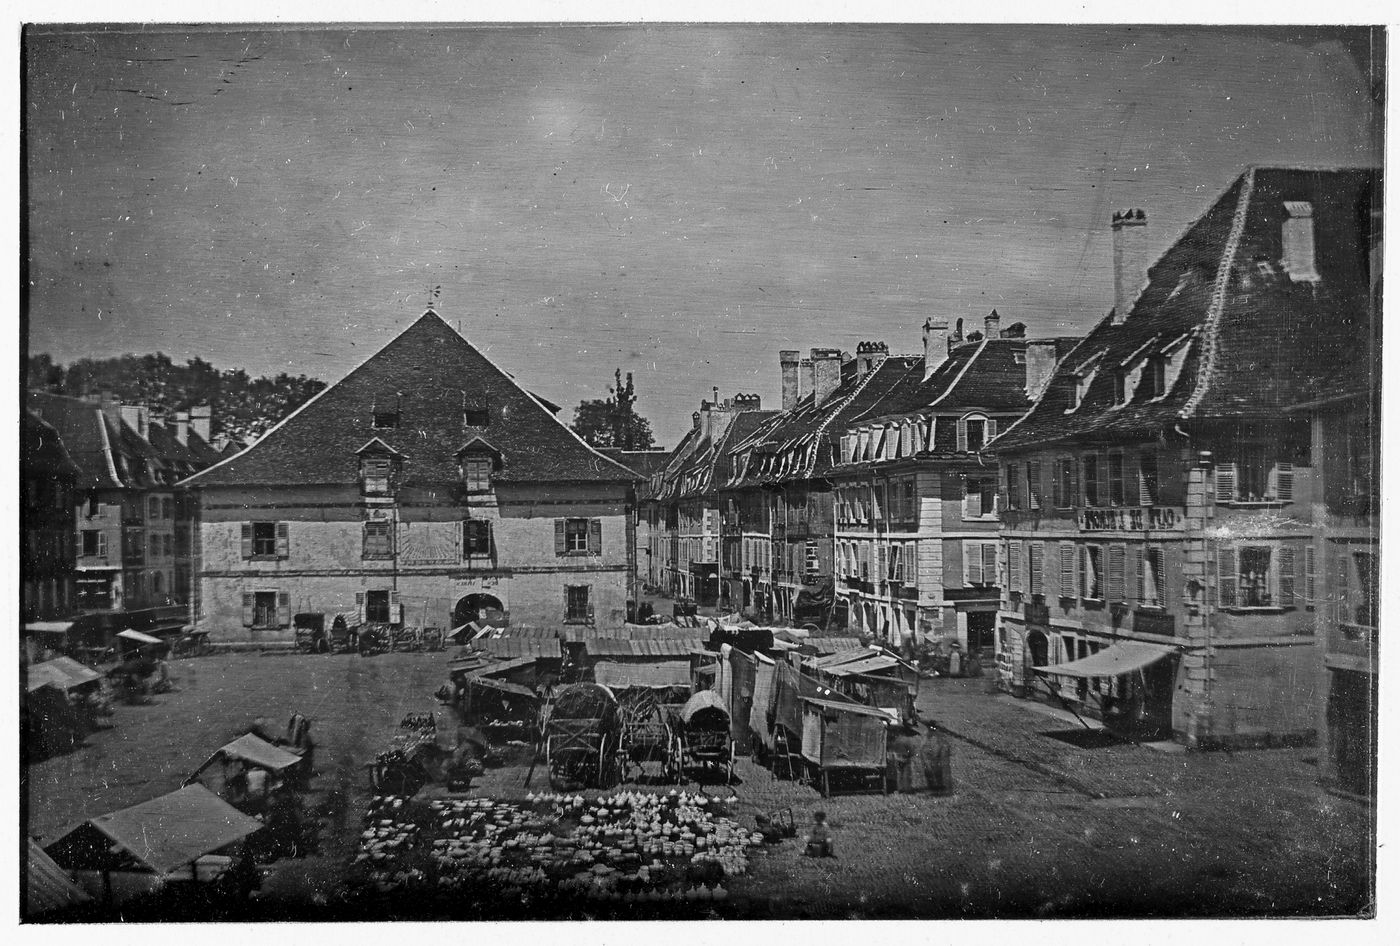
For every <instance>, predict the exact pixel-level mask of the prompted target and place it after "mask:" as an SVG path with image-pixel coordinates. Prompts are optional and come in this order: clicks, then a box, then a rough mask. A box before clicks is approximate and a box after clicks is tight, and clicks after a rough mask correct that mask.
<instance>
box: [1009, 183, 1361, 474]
mask: <svg viewBox="0 0 1400 946" xmlns="http://www.w3.org/2000/svg"><path fill="white" fill-rule="evenodd" d="M1379 186H1380V172H1379V171H1375V170H1365V169H1352V170H1341V171H1318V170H1293V169H1280V168H1251V169H1249V170H1248V171H1246V172H1245V173H1244V174H1243V175H1242V176H1241V177H1240V178H1238V179H1237V180H1236V181H1235V182H1234V184H1232V185H1231V186H1230V188H1229V189H1228V190H1227V191H1226V192H1225V193H1224V195H1222V196H1221V197H1220V198H1219V199H1218V200H1217V201H1216V202H1215V204H1214V205H1213V206H1211V208H1210V209H1209V210H1207V211H1206V212H1205V214H1204V215H1203V216H1202V217H1201V218H1200V219H1199V220H1197V221H1196V222H1195V223H1194V224H1192V225H1191V226H1190V227H1189V228H1188V229H1187V230H1186V232H1185V233H1184V234H1182V236H1181V238H1180V239H1178V240H1177V242H1176V243H1175V244H1174V245H1173V246H1172V247H1171V248H1170V249H1168V250H1167V252H1166V253H1165V254H1163V255H1162V257H1161V259H1159V260H1158V261H1157V262H1156V263H1155V264H1154V265H1153V266H1152V267H1151V268H1150V269H1149V271H1148V277H1149V278H1148V285H1147V288H1146V289H1144V290H1143V293H1142V295H1141V296H1140V297H1139V298H1138V300H1137V302H1136V303H1135V304H1134V306H1133V309H1132V312H1131V313H1130V314H1129V316H1128V317H1127V318H1126V319H1125V320H1124V321H1123V322H1122V323H1121V324H1119V325H1114V324H1113V320H1112V318H1111V317H1110V318H1105V319H1104V320H1103V321H1102V322H1100V323H1099V324H1098V326H1096V327H1095V328H1094V329H1093V331H1092V332H1090V334H1089V335H1088V336H1087V337H1086V338H1085V339H1084V341H1083V342H1082V343H1081V344H1080V345H1079V346H1078V347H1076V348H1075V350H1074V351H1073V352H1072V353H1071V354H1070V356H1069V357H1068V358H1066V359H1065V360H1064V361H1063V362H1062V363H1061V364H1060V366H1059V368H1058V370H1057V371H1056V373H1055V376H1054V377H1053V379H1052V380H1051V382H1050V384H1049V386H1048V387H1047V388H1046V391H1045V394H1044V396H1043V397H1042V398H1041V399H1040V401H1039V402H1038V403H1037V404H1036V405H1035V407H1034V408H1033V409H1032V410H1031V411H1030V412H1029V413H1028V414H1027V415H1026V416H1025V417H1024V418H1023V419H1022V420H1021V421H1020V422H1018V423H1017V424H1015V425H1013V426H1012V427H1010V428H1009V429H1007V430H1005V431H1003V432H1002V434H1001V435H1000V436H999V437H998V438H997V439H996V440H995V441H994V442H993V443H992V444H991V445H990V449H991V450H992V451H1004V450H1015V449H1024V448H1030V447H1034V446H1039V445H1046V444H1051V443H1056V442H1067V441H1072V440H1077V439H1082V440H1103V439H1124V438H1136V437H1148V436H1154V435H1155V434H1156V433H1157V432H1158V431H1160V430H1162V429H1163V428H1164V427H1168V426H1171V425H1175V424H1178V423H1182V422H1186V421H1190V420H1194V419H1203V418H1211V417H1250V416H1254V417H1262V416H1269V415H1272V414H1276V413H1278V412H1279V411H1280V410H1282V409H1283V408H1284V407H1286V406H1287V405H1289V404H1291V403H1296V402H1298V401H1305V400H1308V399H1309V398H1310V397H1311V396H1313V395H1314V394H1315V392H1317V391H1320V390H1326V389H1328V388H1329V386H1333V385H1335V383H1336V378H1337V376H1338V374H1339V369H1340V373H1342V374H1346V373H1347V372H1351V373H1353V374H1360V375H1364V376H1365V377H1366V379H1367V380H1365V381H1363V382H1361V383H1369V377H1370V376H1369V367H1367V366H1359V365H1358V364H1357V359H1356V356H1355V352H1356V351H1357V349H1358V347H1359V346H1361V345H1362V344H1363V342H1362V338H1363V336H1364V334H1365V331H1366V330H1365V329H1364V327H1362V324H1361V323H1362V320H1363V319H1364V318H1365V313H1366V311H1367V308H1368V277H1367V273H1366V271H1365V268H1364V267H1365V265H1366V260H1367V256H1368V253H1369V249H1370V245H1369V240H1370V239H1371V234H1370V221H1369V210H1367V213H1366V214H1365V215H1364V216H1365V217H1366V218H1367V219H1365V220H1363V219H1362V217H1363V213H1362V208H1369V206H1370V201H1371V199H1372V195H1373V193H1374V192H1375V190H1376V189H1377V188H1378V187H1379ZM1294 201H1300V202H1302V201H1305V202H1307V203H1310V204H1311V205H1312V218H1313V224H1314V227H1315V234H1316V240H1315V245H1316V268H1317V274H1318V276H1319V277H1320V278H1319V279H1318V280H1316V281H1308V280H1300V281H1295V280H1294V279H1293V278H1292V277H1291V276H1290V275H1289V273H1287V272H1286V271H1285V269H1284V267H1283V264H1282V257H1283V248H1282V239H1283V237H1282V231H1283V222H1284V220H1285V219H1287V217H1288V212H1287V210H1286V208H1285V202H1294ZM1152 356H1156V357H1166V356H1171V360H1170V363H1172V366H1173V367H1172V369H1171V370H1170V371H1169V373H1168V378H1167V380H1168V382H1169V387H1168V390H1167V391H1166V393H1165V394H1164V395H1163V396H1160V397H1155V398H1154V397H1152V395H1151V391H1150V390H1149V389H1148V388H1147V386H1146V385H1139V386H1138V387H1137V388H1136V390H1135V392H1134V394H1133V395H1132V396H1131V397H1130V398H1129V401H1128V403H1127V404H1124V405H1118V404H1115V393H1114V373H1115V372H1116V371H1118V370H1120V369H1125V370H1126V369H1131V368H1133V367H1134V366H1135V365H1141V364H1142V363H1143V361H1144V359H1146V358H1148V357H1152ZM1095 369H1096V370H1095ZM1091 371H1094V373H1093V376H1092V380H1090V381H1089V384H1088V387H1087V389H1086V390H1085V392H1084V396H1083V399H1082V402H1081V403H1080V404H1079V405H1078V406H1077V407H1076V406H1075V405H1074V400H1075V393H1076V388H1077V385H1078V378H1079V376H1081V375H1083V376H1086V377H1087V376H1088V375H1089V374H1090V372H1091Z"/></svg>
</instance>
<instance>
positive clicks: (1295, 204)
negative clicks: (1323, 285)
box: [1283, 200, 1322, 282]
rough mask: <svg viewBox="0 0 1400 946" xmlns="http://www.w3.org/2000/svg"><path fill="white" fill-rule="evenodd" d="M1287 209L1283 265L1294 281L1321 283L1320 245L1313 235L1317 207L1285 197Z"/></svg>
mask: <svg viewBox="0 0 1400 946" xmlns="http://www.w3.org/2000/svg"><path fill="white" fill-rule="evenodd" d="M1283 209H1284V210H1286V211H1287V212H1288V219H1286V220H1284V221H1283V268H1284V270H1285V271H1287V273H1288V278H1289V279H1291V280H1293V282H1318V281H1320V280H1321V279H1322V276H1321V275H1319V274H1318V271H1317V246H1316V242H1315V239H1314V234H1313V208H1312V204H1310V203H1308V202H1307V201H1306V200H1285V201H1284V202H1283Z"/></svg>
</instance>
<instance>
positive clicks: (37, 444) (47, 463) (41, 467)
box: [21, 410, 82, 479]
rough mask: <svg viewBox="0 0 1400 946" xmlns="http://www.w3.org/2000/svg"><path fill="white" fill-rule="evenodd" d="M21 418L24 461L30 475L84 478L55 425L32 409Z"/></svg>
mask: <svg viewBox="0 0 1400 946" xmlns="http://www.w3.org/2000/svg"><path fill="white" fill-rule="evenodd" d="M22 417H23V422H24V426H23V428H22V431H21V438H22V439H21V444H22V449H23V451H24V453H23V456H22V462H23V465H24V469H25V473H26V475H27V476H37V477H54V478H58V477H61V478H64V479H68V478H73V479H76V478H77V477H79V476H81V475H82V471H80V470H79V469H78V465H77V464H76V463H74V462H73V458H72V457H70V456H69V455H68V451H67V450H66V449H65V448H64V446H63V439H62V438H61V437H59V435H58V431H57V430H55V429H54V427H53V425H52V424H49V423H46V422H45V421H44V419H43V418H41V417H40V416H39V415H38V414H35V413H34V412H33V411H29V410H26V411H24V412H23V414H22Z"/></svg>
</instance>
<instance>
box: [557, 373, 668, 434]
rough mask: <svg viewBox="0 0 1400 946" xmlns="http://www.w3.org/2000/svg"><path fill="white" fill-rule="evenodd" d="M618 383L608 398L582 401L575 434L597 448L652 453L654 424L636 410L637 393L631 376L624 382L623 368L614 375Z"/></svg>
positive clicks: (630, 374) (576, 415) (628, 375)
mask: <svg viewBox="0 0 1400 946" xmlns="http://www.w3.org/2000/svg"><path fill="white" fill-rule="evenodd" d="M613 377H614V379H615V384H614V386H613V387H610V388H608V395H609V396H608V397H606V398H595V399H593V400H588V401H581V402H580V403H579V406H578V407H577V408H575V409H574V423H573V430H574V433H576V434H578V435H579V436H580V437H582V438H583V439H584V441H586V442H587V443H588V444H589V445H591V446H594V447H621V448H622V449H624V450H650V449H651V448H652V447H654V446H655V445H656V442H655V438H654V436H653V435H652V432H651V421H649V420H647V419H646V418H645V417H643V416H642V415H640V414H638V413H637V412H636V410H634V409H633V405H634V404H635V403H636V402H637V394H636V390H635V388H634V387H633V386H632V373H631V372H630V371H629V372H628V373H627V382H626V383H625V384H624V383H623V380H622V369H620V368H619V369H618V370H617V371H615V372H614V373H613Z"/></svg>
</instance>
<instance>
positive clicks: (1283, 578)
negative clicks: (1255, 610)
mask: <svg viewBox="0 0 1400 946" xmlns="http://www.w3.org/2000/svg"><path fill="white" fill-rule="evenodd" d="M1296 555H1297V551H1296V550H1295V549H1294V548H1293V547H1292V546H1291V545H1284V546H1280V547H1279V550H1278V606H1279V607H1281V608H1291V607H1293V606H1294V605H1295V604H1296V601H1295V600H1294V595H1295V587H1294V585H1295V578H1294V574H1293V563H1294V559H1295V557H1296Z"/></svg>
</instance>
